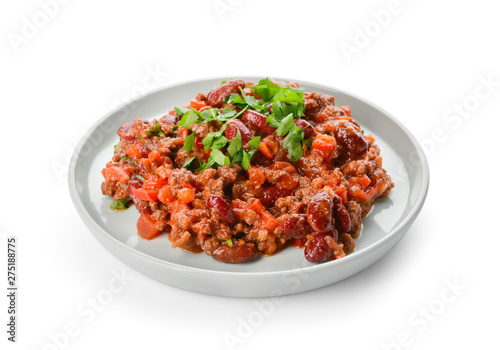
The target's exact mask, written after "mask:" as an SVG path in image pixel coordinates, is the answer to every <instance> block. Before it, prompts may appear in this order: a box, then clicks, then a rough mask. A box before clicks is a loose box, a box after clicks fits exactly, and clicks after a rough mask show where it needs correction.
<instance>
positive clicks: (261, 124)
mask: <svg viewBox="0 0 500 350" xmlns="http://www.w3.org/2000/svg"><path fill="white" fill-rule="evenodd" d="M266 118H267V117H266V116H265V115H263V114H260V113H259V112H257V111H254V110H251V109H248V110H246V111H245V113H243V115H242V116H241V120H243V121H244V122H245V123H248V124H250V125H253V126H254V127H256V128H257V129H258V130H259V131H261V132H262V133H264V134H272V133H273V132H274V131H275V130H276V129H275V128H273V127H272V126H271V125H269V124H266Z"/></svg>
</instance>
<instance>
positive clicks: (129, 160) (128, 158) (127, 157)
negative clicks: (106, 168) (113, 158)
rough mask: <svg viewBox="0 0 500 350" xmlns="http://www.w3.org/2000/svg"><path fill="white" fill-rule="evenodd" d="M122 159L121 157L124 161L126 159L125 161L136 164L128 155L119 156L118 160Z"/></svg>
mask: <svg viewBox="0 0 500 350" xmlns="http://www.w3.org/2000/svg"><path fill="white" fill-rule="evenodd" d="M122 159H123V160H124V161H126V162H127V163H129V164H132V165H137V162H135V161H133V160H132V159H130V157H129V156H125V157H121V158H120V159H118V160H122Z"/></svg>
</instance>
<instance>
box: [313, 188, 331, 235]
mask: <svg viewBox="0 0 500 350" xmlns="http://www.w3.org/2000/svg"><path fill="white" fill-rule="evenodd" d="M307 221H308V222H309V224H310V225H311V227H312V228H313V229H314V231H318V232H327V231H331V230H332V229H333V222H332V221H333V200H332V197H330V195H329V194H328V193H326V192H324V191H322V192H318V193H316V194H315V195H314V196H312V198H311V199H310V201H309V204H308V205H307Z"/></svg>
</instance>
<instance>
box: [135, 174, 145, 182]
mask: <svg viewBox="0 0 500 350" xmlns="http://www.w3.org/2000/svg"><path fill="white" fill-rule="evenodd" d="M134 176H135V178H136V179H137V180H139V181H142V182H144V181H146V178H145V177H144V176H142V175H140V174H135V175H134Z"/></svg>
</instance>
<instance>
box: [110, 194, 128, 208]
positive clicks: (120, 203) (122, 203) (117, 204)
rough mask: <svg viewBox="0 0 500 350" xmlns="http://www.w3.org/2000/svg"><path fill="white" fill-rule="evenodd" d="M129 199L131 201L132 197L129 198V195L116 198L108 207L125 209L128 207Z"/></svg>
mask: <svg viewBox="0 0 500 350" xmlns="http://www.w3.org/2000/svg"><path fill="white" fill-rule="evenodd" d="M131 201H132V198H130V197H127V198H123V199H118V200H116V201H114V202H113V203H111V205H110V206H109V207H110V208H111V209H118V210H121V209H127V208H128V207H130V204H131V203H130V202H131Z"/></svg>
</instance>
